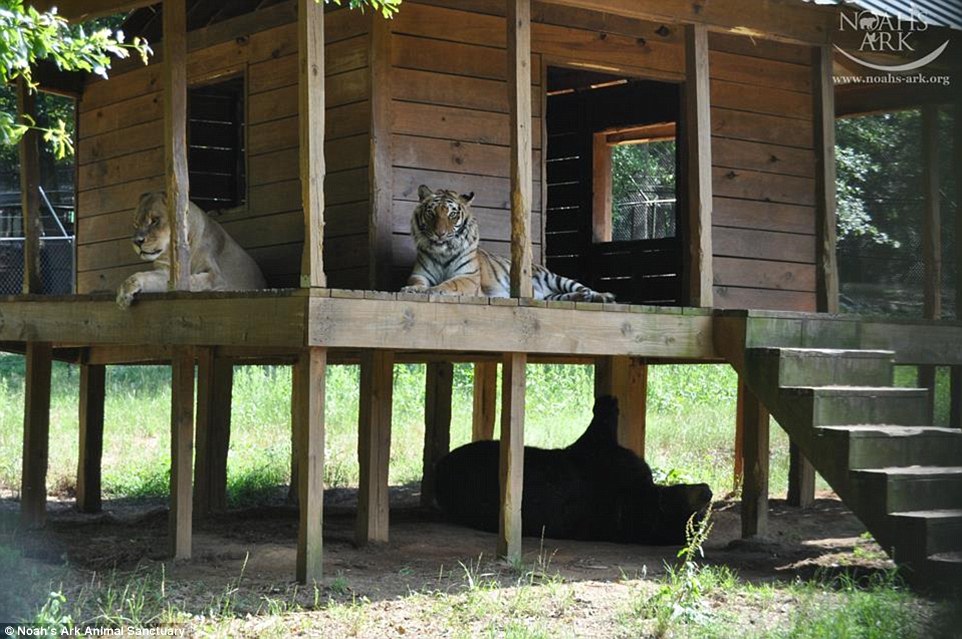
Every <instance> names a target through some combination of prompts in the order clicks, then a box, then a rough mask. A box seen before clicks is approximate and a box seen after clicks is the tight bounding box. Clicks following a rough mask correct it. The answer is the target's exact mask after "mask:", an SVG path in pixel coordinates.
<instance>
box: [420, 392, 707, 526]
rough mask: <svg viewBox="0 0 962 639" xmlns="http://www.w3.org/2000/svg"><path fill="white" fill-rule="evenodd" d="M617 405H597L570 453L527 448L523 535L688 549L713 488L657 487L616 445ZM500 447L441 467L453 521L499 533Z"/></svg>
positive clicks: (472, 451)
mask: <svg viewBox="0 0 962 639" xmlns="http://www.w3.org/2000/svg"><path fill="white" fill-rule="evenodd" d="M617 427H618V402H617V400H616V399H615V398H613V397H599V398H598V399H596V400H595V407H594V419H592V421H591V424H590V425H589V426H588V430H586V431H585V432H584V434H583V435H582V436H581V437H580V438H578V440H577V441H576V442H575V443H573V444H572V445H570V446H568V447H567V448H562V449H555V450H546V449H543V448H534V447H531V446H525V447H524V488H523V493H522V502H521V521H522V534H524V535H525V536H529V537H540V536H542V535H543V536H544V537H548V538H553V539H582V540H590V541H613V542H621V543H636V544H652V545H654V544H663V545H671V544H682V543H684V542H685V524H686V523H687V522H688V520H689V518H690V517H691V516H692V515H698V516H700V515H701V514H703V513H704V511H705V509H706V508H707V507H708V504H709V503H710V502H711V497H712V492H711V489H710V488H709V487H708V485H707V484H680V485H675V486H658V485H656V484H655V482H654V480H653V479H652V475H651V468H650V467H649V466H648V464H647V463H645V461H644V460H643V459H641V458H640V457H638V456H637V455H636V454H635V453H633V452H632V451H630V450H628V449H627V448H622V447H621V446H619V445H618V441H617ZM498 465H499V442H497V441H479V442H474V443H471V444H467V445H465V446H461V447H460V448H458V449H456V450H453V451H451V452H450V453H448V454H447V455H445V456H444V457H442V458H441V459H440V460H439V461H438V464H437V474H436V481H437V483H436V486H437V488H436V491H437V492H436V494H437V500H438V504H439V505H440V507H441V510H442V511H443V512H444V513H445V514H446V515H447V516H448V517H449V518H450V519H451V520H452V521H454V522H456V523H459V524H462V525H465V526H470V527H472V528H477V529H480V530H486V531H490V532H497V530H498V511H499V508H500V505H499V504H500V502H499V494H500V490H499V486H498Z"/></svg>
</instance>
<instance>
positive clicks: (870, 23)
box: [835, 4, 949, 71]
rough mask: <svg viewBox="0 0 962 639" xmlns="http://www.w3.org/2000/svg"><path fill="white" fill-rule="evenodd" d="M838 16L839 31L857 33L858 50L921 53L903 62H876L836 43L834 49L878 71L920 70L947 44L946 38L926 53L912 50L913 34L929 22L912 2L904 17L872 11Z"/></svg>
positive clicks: (911, 54) (869, 52)
mask: <svg viewBox="0 0 962 639" xmlns="http://www.w3.org/2000/svg"><path fill="white" fill-rule="evenodd" d="M838 15H839V25H838V28H839V31H843V32H846V33H854V34H856V36H857V37H858V40H859V48H858V51H859V53H862V54H873V53H888V54H898V55H900V56H902V57H909V56H911V57H915V56H916V55H920V56H921V57H918V58H917V59H915V60H913V61H911V62H907V63H904V64H895V65H885V64H875V63H873V62H869V61H868V60H864V59H862V58H861V57H858V56H856V55H853V54H851V53H849V52H848V51H845V50H844V49H842V48H841V47H840V46H838V45H837V44H836V45H835V49H836V50H838V52H839V53H841V54H842V55H844V56H845V57H846V58H848V59H849V60H851V61H853V62H855V63H857V64H861V65H862V66H864V67H868V68H869V69H875V70H877V71H911V70H913V69H920V68H922V67H924V66H925V65H927V64H928V63H930V62H932V61H933V60H935V59H936V58H938V57H939V56H940V55H942V52H943V51H945V48H946V47H947V46H949V41H948V40H946V41H945V42H943V43H942V44H941V45H940V46H938V47H936V49H935V50H934V51H931V52H930V53H927V54H925V55H922V54H921V53H920V52H917V51H916V50H915V45H916V43H915V42H914V40H913V36H914V35H916V34H918V33H921V32H922V31H925V30H926V29H928V28H929V24H928V22H927V21H926V20H925V12H924V11H922V9H920V8H918V7H916V6H915V5H914V4H913V5H911V12H910V13H909V15H907V16H903V15H894V16H884V15H878V14H875V13H872V12H871V11H841V12H839V14H838Z"/></svg>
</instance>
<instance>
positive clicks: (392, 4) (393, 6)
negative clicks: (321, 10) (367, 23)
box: [314, 0, 402, 18]
mask: <svg viewBox="0 0 962 639" xmlns="http://www.w3.org/2000/svg"><path fill="white" fill-rule="evenodd" d="M314 1H315V2H320V0H314ZM346 1H347V6H348V7H349V8H351V9H360V10H361V11H364V10H365V9H367V8H370V9H372V10H373V11H379V12H380V13H381V15H382V16H384V17H385V18H393V17H394V14H396V13H397V12H398V9H399V8H400V7H401V2H402V0H346ZM324 3H325V4H336V5H339V6H340V5H341V4H342V0H324Z"/></svg>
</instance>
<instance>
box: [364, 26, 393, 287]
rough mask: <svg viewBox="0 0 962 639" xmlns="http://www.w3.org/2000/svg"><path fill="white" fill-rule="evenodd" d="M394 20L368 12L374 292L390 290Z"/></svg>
mask: <svg viewBox="0 0 962 639" xmlns="http://www.w3.org/2000/svg"><path fill="white" fill-rule="evenodd" d="M393 24H394V21H393V20H386V19H385V18H384V17H382V16H381V14H380V13H379V12H377V11H372V12H371V25H370V38H371V45H370V56H369V65H370V70H369V73H368V77H369V79H370V95H371V131H370V135H371V157H370V162H369V164H368V173H369V181H370V189H371V193H370V198H369V200H370V211H369V216H368V237H369V240H370V256H369V258H368V264H369V266H370V285H371V287H372V288H373V289H375V290H385V291H386V290H390V288H389V287H390V286H391V269H392V267H393V266H394V256H393V253H392V246H391V238H392V237H393V235H392V223H393V220H392V218H391V207H392V203H393V198H394V167H393V158H394V155H393V150H392V146H391V118H392V116H391V76H392V73H391V41H392V34H391V31H392V25H393Z"/></svg>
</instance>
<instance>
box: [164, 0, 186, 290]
mask: <svg viewBox="0 0 962 639" xmlns="http://www.w3.org/2000/svg"><path fill="white" fill-rule="evenodd" d="M161 13H162V16H163V17H162V20H163V34H164V36H163V40H164V44H163V47H164V62H163V87H164V158H165V163H166V164H165V173H166V183H167V217H168V222H169V224H170V230H171V233H170V248H169V253H170V285H169V286H170V288H171V289H173V290H178V291H189V290H190V252H189V251H190V249H189V247H188V239H187V225H188V223H187V205H188V193H190V184H189V181H188V173H187V3H186V0H164V5H163V11H162V12H161Z"/></svg>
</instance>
